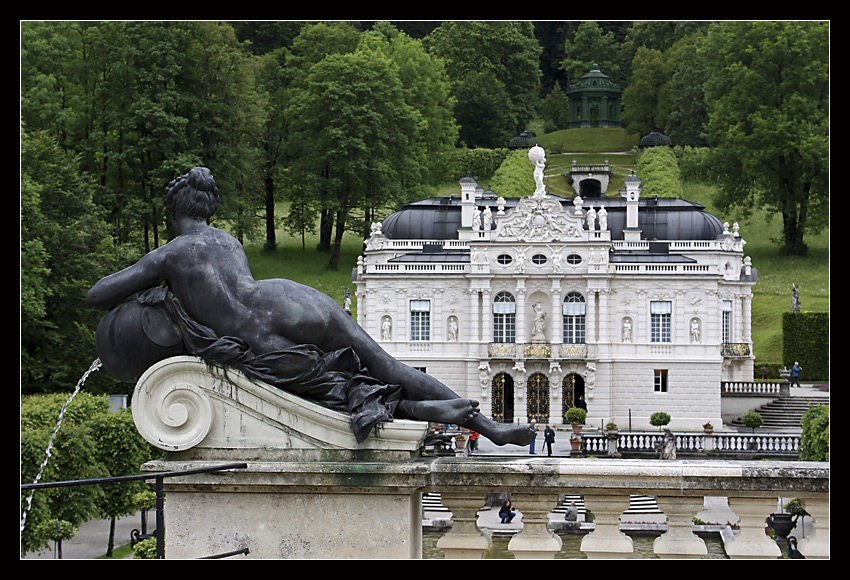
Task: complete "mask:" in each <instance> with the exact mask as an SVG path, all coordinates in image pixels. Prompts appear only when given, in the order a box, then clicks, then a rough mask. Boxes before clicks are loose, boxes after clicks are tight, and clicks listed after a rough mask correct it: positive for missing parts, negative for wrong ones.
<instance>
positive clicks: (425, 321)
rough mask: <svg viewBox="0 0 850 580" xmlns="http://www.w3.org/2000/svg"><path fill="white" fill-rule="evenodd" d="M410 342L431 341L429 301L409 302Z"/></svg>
mask: <svg viewBox="0 0 850 580" xmlns="http://www.w3.org/2000/svg"><path fill="white" fill-rule="evenodd" d="M410 340H417V341H424V340H431V301H430V300H411V301H410Z"/></svg>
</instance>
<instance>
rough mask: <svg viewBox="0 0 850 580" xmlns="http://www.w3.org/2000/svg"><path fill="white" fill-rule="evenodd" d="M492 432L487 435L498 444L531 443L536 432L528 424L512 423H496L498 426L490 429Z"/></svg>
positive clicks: (523, 444)
mask: <svg viewBox="0 0 850 580" xmlns="http://www.w3.org/2000/svg"><path fill="white" fill-rule="evenodd" d="M490 431H491V433H489V434H485V436H486V437H487V438H488V439H489V440H490V441H492V442H493V443H495V444H496V445H507V444H512V445H520V446H523V447H524V446H526V445H531V442H532V441H533V440H534V437H535V436H536V433H534V431H532V430H531V429H529V428H528V426H527V425H514V424H510V423H496V427H494V428H491V429H490Z"/></svg>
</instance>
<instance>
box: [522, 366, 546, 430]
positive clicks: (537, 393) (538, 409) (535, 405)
mask: <svg viewBox="0 0 850 580" xmlns="http://www.w3.org/2000/svg"><path fill="white" fill-rule="evenodd" d="M527 401H528V409H527V413H528V420H529V421H531V420H532V419H534V420H535V421H537V422H538V423H548V422H549V378H548V377H547V376H546V375H544V374H543V373H534V374H533V375H531V376H530V377H528V398H527Z"/></svg>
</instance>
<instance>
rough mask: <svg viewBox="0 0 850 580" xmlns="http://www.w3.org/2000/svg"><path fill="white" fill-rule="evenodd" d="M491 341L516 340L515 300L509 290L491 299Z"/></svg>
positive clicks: (506, 341)
mask: <svg viewBox="0 0 850 580" xmlns="http://www.w3.org/2000/svg"><path fill="white" fill-rule="evenodd" d="M493 342H500V343H514V342H516V300H514V297H513V296H512V295H511V294H510V293H509V292H499V293H498V294H496V297H495V298H494V299H493Z"/></svg>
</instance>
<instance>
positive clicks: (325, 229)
mask: <svg viewBox="0 0 850 580" xmlns="http://www.w3.org/2000/svg"><path fill="white" fill-rule="evenodd" d="M333 226H334V219H333V214H332V213H331V210H329V209H323V210H322V213H321V216H320V217H319V250H322V251H325V250H329V249H330V248H331V235H332V234H333Z"/></svg>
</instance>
